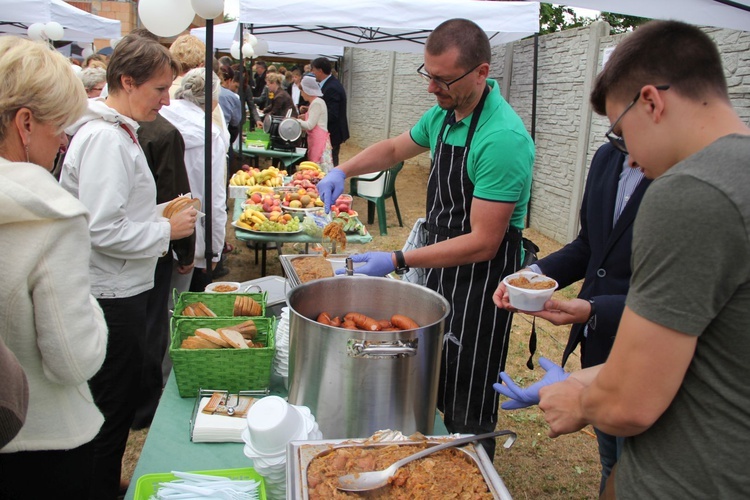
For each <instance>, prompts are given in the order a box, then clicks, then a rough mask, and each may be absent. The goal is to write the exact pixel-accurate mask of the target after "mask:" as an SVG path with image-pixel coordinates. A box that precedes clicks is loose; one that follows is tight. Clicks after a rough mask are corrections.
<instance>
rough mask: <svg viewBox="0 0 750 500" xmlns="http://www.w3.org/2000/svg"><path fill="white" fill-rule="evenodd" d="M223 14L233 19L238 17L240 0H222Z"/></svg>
mask: <svg viewBox="0 0 750 500" xmlns="http://www.w3.org/2000/svg"><path fill="white" fill-rule="evenodd" d="M224 14H228V15H230V16H232V17H233V18H235V19H237V18H238V17H240V0H224Z"/></svg>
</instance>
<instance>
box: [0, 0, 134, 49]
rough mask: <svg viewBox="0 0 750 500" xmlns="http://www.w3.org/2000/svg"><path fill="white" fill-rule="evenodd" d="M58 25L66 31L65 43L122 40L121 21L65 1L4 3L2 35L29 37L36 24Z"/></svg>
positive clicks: (14, 0) (0, 16)
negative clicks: (97, 39)
mask: <svg viewBox="0 0 750 500" xmlns="http://www.w3.org/2000/svg"><path fill="white" fill-rule="evenodd" d="M50 21H57V22H58V23H60V24H61V25H62V27H63V28H64V31H65V34H64V36H63V40H66V41H70V42H85V43H91V42H93V41H94V39H95V38H104V39H110V38H119V37H120V36H121V28H120V21H118V20H116V19H109V18H106V17H101V16H96V15H94V14H91V13H89V12H86V11H84V10H81V9H78V8H76V7H73V6H72V5H69V4H67V3H65V2H63V0H23V1H18V0H0V33H8V34H14V35H21V36H26V29H27V28H28V27H29V26H30V25H31V24H34V23H48V22H50Z"/></svg>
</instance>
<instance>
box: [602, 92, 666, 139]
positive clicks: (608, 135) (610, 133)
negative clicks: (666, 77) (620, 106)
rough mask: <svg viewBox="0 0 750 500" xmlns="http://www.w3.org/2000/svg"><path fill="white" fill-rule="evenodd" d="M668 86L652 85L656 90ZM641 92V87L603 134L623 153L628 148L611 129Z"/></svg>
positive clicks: (613, 128) (636, 100)
mask: <svg viewBox="0 0 750 500" xmlns="http://www.w3.org/2000/svg"><path fill="white" fill-rule="evenodd" d="M669 87H670V86H669V85H656V86H654V88H655V89H656V90H668V89H669ZM641 92H643V89H642V88H641V89H640V90H639V91H638V93H637V94H636V95H635V97H634V98H633V100H632V101H630V104H628V105H627V107H625V109H624V110H623V111H622V113H620V116H618V117H617V120H615V122H614V123H613V124H612V126H611V127H609V130H607V131H606V132H605V133H604V136H605V137H606V138H607V139H608V140H609V142H610V143H611V144H612V145H613V146H614V147H615V148H616V149H618V150H620V151H622V152H623V153H625V154H628V148H627V147H626V146H625V139H623V138H622V137H620V136H619V135H615V134H614V132H613V131H614V130H615V127H616V126H617V124H618V123H620V120H622V117H623V116H625V113H627V112H628V111H630V108H632V107H633V106H635V103H637V102H638V99H640V98H641Z"/></svg>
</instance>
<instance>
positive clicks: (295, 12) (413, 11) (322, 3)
mask: <svg viewBox="0 0 750 500" xmlns="http://www.w3.org/2000/svg"><path fill="white" fill-rule="evenodd" d="M456 17H463V18H467V19H471V20H472V21H474V22H476V23H477V24H478V25H479V26H481V27H482V29H484V30H485V32H486V33H487V36H488V37H489V39H490V43H491V44H492V45H501V44H504V43H508V42H512V41H514V40H519V39H521V38H524V37H526V36H529V35H532V34H534V33H536V32H537V31H538V30H539V4H538V3H536V2H490V1H480V0H452V1H450V2H447V1H437V2H436V1H434V0H277V1H275V2H273V7H272V8H269V7H268V5H265V4H263V3H261V2H255V1H250V0H240V19H239V20H240V22H242V23H246V24H249V25H250V29H251V31H252V33H253V34H254V35H255V36H257V37H260V38H263V39H265V40H268V41H269V42H270V41H272V40H280V41H286V42H299V43H315V44H323V45H339V46H349V47H353V46H356V47H360V48H366V49H379V50H392V51H396V52H422V50H423V49H424V43H425V40H426V39H427V36H428V35H429V34H430V32H431V31H432V30H433V29H435V27H436V26H437V25H438V24H440V23H441V22H443V21H445V20H447V19H451V18H456Z"/></svg>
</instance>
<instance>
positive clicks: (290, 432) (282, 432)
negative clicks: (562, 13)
mask: <svg viewBox="0 0 750 500" xmlns="http://www.w3.org/2000/svg"><path fill="white" fill-rule="evenodd" d="M246 419H247V427H248V432H249V434H250V441H251V442H252V447H253V448H254V449H255V450H256V451H257V452H259V453H261V454H265V455H274V454H277V453H283V452H284V451H285V450H286V445H287V443H288V442H289V441H291V440H293V439H295V438H296V437H297V436H298V435H299V434H300V432H301V430H304V427H305V421H304V419H303V418H302V415H301V414H300V413H299V411H297V410H296V409H295V408H293V407H292V406H291V405H290V404H289V403H287V402H286V401H284V399H282V398H280V397H278V396H266V397H265V398H262V399H261V400H259V401H256V402H255V404H253V406H251V407H250V410H248V412H247V416H246Z"/></svg>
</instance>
